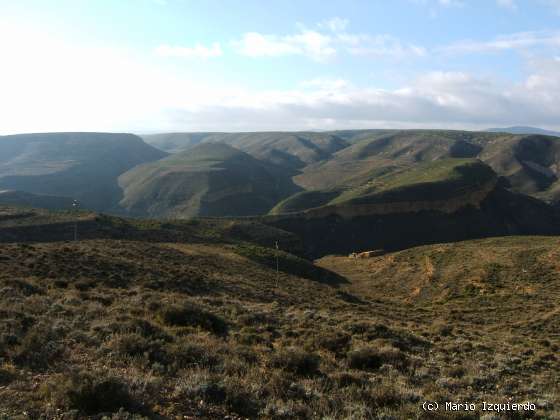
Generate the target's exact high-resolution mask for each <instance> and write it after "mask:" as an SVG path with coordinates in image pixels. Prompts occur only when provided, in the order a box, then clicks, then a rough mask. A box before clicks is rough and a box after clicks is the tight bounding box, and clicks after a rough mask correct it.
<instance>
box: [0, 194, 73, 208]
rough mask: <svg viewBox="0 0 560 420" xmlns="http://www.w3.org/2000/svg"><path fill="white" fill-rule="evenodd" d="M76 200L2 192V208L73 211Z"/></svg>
mask: <svg viewBox="0 0 560 420" xmlns="http://www.w3.org/2000/svg"><path fill="white" fill-rule="evenodd" d="M73 202H74V200H72V198H70V197H57V196H53V195H43V194H31V193H27V192H24V191H13V190H3V191H0V206H20V207H39V208H43V209H50V210H56V209H71V208H72V204H73Z"/></svg>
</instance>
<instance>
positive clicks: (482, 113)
mask: <svg viewBox="0 0 560 420" xmlns="http://www.w3.org/2000/svg"><path fill="white" fill-rule="evenodd" d="M531 66H532V68H533V72H532V73H531V74H530V75H529V76H528V77H527V78H526V80H525V81H524V82H523V83H519V84H511V83H509V84H506V83H504V82H500V81H497V80H492V79H484V78H477V77H475V76H473V75H471V74H468V73H464V72H431V73H427V74H424V75H422V76H420V77H418V78H417V79H415V80H414V81H412V82H411V83H409V84H407V85H405V86H402V87H400V88H398V89H393V90H387V89H376V88H374V87H369V88H368V87H356V86H353V85H352V84H350V83H348V82H346V81H343V80H336V79H335V80H328V79H317V80H312V81H308V82H305V83H303V84H302V85H303V89H294V90H288V91H266V92H251V91H244V92H243V93H242V94H240V95H239V96H236V95H234V96H227V97H224V98H223V99H222V100H221V101H220V104H206V105H205V106H201V107H199V108H197V109H196V111H194V112H188V111H182V110H180V109H175V110H174V112H173V115H172V117H171V118H172V119H174V121H175V123H176V124H178V125H180V127H177V128H178V129H183V130H237V131H243V130H272V129H274V130H290V129H293V130H296V129H329V128H356V127H409V128H411V127H450V128H473V129H477V128H485V127H488V126H495V125H517V124H520V125H541V126H544V127H548V128H552V129H558V124H559V123H558V118H557V109H560V62H559V61H557V60H550V61H539V62H535V63H532V64H531ZM216 121H218V122H219V123H216Z"/></svg>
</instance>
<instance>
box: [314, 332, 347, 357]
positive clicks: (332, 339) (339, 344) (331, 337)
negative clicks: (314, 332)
mask: <svg viewBox="0 0 560 420" xmlns="http://www.w3.org/2000/svg"><path fill="white" fill-rule="evenodd" d="M351 339H352V337H351V336H350V335H348V334H346V333H343V332H334V333H325V334H322V335H319V336H318V337H316V338H315V346H316V347H318V348H320V349H323V350H328V351H331V352H333V353H341V352H346V351H347V350H348V346H349V345H350V340H351Z"/></svg>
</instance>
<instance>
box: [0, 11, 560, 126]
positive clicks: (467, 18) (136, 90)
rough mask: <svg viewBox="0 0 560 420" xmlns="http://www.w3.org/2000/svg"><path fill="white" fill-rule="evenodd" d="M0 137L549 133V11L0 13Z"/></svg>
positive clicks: (552, 66) (554, 55) (559, 19)
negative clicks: (416, 130) (519, 128)
mask: <svg viewBox="0 0 560 420" xmlns="http://www.w3.org/2000/svg"><path fill="white" fill-rule="evenodd" d="M0 55H1V56H2V57H3V59H2V65H1V66H0V92H3V93H2V95H0V115H2V118H1V119H0V133H2V134H7V133H14V132H40V131H73V130H80V131H132V132H157V131H248V130H300V129H313V130H324V129H335V128H364V127H402V128H413V127H420V128H426V127H435V128H466V129H480V128H485V127H489V126H504V125H538V126H542V127H547V128H552V129H559V128H560V117H559V114H560V113H559V112H558V110H559V109H560V0H484V1H482V0H394V1H381V0H378V1H373V0H370V1H358V0H346V1H334V0H330V1H329V0H323V1H302V0H300V1H290V0H284V1H272V0H271V1H243V2H241V1H228V0H222V1H210V0H206V1H195V0H129V1H126V0H121V1H114V0H96V1H94V0H58V1H56V2H55V1H49V0H43V1H41V0H20V1H17V2H14V1H4V0H0Z"/></svg>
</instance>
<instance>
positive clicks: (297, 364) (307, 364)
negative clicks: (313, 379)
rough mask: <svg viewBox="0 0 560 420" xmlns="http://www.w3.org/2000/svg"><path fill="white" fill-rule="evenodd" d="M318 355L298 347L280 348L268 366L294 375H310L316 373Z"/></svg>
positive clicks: (318, 361)
mask: <svg viewBox="0 0 560 420" xmlns="http://www.w3.org/2000/svg"><path fill="white" fill-rule="evenodd" d="M320 361H321V359H320V357H319V356H317V355H315V354H312V353H308V352H305V351H302V350H298V349H282V350H280V351H279V352H278V353H276V354H274V355H273V356H272V358H271V360H270V366H271V367H274V368H279V369H283V370H285V371H287V372H290V373H294V374H296V375H303V376H311V375H315V374H316V373H318V370H319V364H320Z"/></svg>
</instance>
